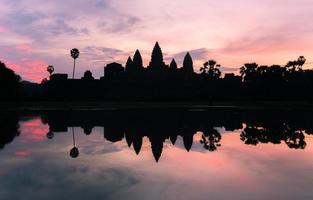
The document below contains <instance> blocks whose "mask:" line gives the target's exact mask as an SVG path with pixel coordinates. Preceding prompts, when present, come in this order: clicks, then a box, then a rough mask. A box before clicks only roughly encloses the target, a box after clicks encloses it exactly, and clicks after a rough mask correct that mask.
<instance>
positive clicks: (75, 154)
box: [70, 127, 79, 158]
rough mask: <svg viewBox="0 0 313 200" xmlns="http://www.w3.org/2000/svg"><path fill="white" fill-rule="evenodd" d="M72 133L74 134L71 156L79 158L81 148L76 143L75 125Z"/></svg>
mask: <svg viewBox="0 0 313 200" xmlns="http://www.w3.org/2000/svg"><path fill="white" fill-rule="evenodd" d="M72 134H73V148H72V149H71V151H70V156H71V157H72V158H77V157H78V156H79V150H78V148H77V147H76V145H75V131H74V127H72Z"/></svg>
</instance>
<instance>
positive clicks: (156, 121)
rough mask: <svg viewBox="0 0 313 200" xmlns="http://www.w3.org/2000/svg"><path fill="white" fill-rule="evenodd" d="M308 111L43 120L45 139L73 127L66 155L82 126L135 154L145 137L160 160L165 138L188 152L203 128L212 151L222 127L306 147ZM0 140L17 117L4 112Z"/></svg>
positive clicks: (14, 130) (80, 115) (58, 115)
mask: <svg viewBox="0 0 313 200" xmlns="http://www.w3.org/2000/svg"><path fill="white" fill-rule="evenodd" d="M309 115H310V113H308V112H304V111H299V112H297V113H295V111H294V112H291V113H290V112H287V111H285V112H282V111H277V112H275V111H243V110H242V111H240V110H209V111H206V112H205V111H202V112H188V111H183V110H175V111H162V110H154V111H151V110H142V111H140V112H139V111H111V112H96V111H94V112H78V111H72V112H60V111H58V112H56V111H51V112H44V113H41V118H42V121H43V122H44V123H45V124H48V126H49V131H48V133H47V134H46V137H47V138H48V139H53V138H54V135H55V133H56V132H66V131H67V130H68V128H71V131H72V142H73V147H72V148H71V150H70V156H71V157H72V158H77V157H78V156H79V149H78V147H77V146H76V143H75V129H74V127H82V129H83V131H84V133H85V134H86V135H87V136H88V135H90V134H92V131H93V128H94V127H96V126H97V127H103V128H104V131H103V135H104V138H105V139H106V140H107V141H110V142H113V143H116V142H119V141H121V140H123V138H124V137H125V139H126V142H127V145H128V147H132V148H133V149H134V151H135V153H136V154H137V155H139V153H140V151H141V148H142V145H143V137H145V136H146V137H148V138H149V141H150V143H151V151H152V154H153V156H154V158H155V160H156V161H157V162H158V161H159V159H160V157H161V155H162V151H163V145H164V142H166V141H167V140H169V141H170V142H171V143H172V144H173V145H175V143H176V140H177V137H178V136H180V137H182V138H183V144H184V147H185V149H186V150H187V151H188V152H189V151H190V150H191V148H192V145H193V139H194V135H195V134H196V133H198V132H201V133H202V135H201V139H200V140H199V142H200V144H201V145H202V147H203V148H204V149H205V150H208V151H216V150H217V149H218V148H219V147H221V146H222V135H221V133H220V132H219V130H218V129H217V128H218V127H223V128H225V130H226V131H234V130H236V129H237V130H242V131H241V134H240V139H241V140H242V141H243V142H244V143H245V144H247V145H258V144H259V143H272V144H281V143H285V144H286V145H287V146H288V147H289V148H291V149H304V148H305V147H306V145H307V144H306V142H305V133H307V134H310V133H312V126H311V125H312V124H311V119H310V118H309V117H308V116H309ZM295 116H296V117H295ZM1 120H2V121H3V122H4V123H2V125H1V127H0V128H1V132H3V134H2V135H1V141H0V142H1V143H0V147H1V148H3V147H4V146H5V145H6V144H8V143H10V142H12V140H13V139H14V137H16V136H18V135H19V125H18V117H17V115H14V114H13V115H12V114H10V115H2V119H1Z"/></svg>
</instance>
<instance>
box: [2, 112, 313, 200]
mask: <svg viewBox="0 0 313 200" xmlns="http://www.w3.org/2000/svg"><path fill="white" fill-rule="evenodd" d="M311 116H312V115H311V113H310V112H309V111H281V110H278V111H269V110H267V111H260V110H255V111H251V110H228V109H227V110H220V109H219V110H172V111H168V110H167V111H164V110H163V111H160V110H152V111H151V110H149V111H147V110H136V111H101V112H100V111H88V112H87V111H72V112H66V111H45V112H44V111H42V112H39V111H37V112H35V113H34V112H23V113H12V112H8V113H2V114H1V118H0V119H1V127H0V159H1V163H0V199H1V200H9V199H10V200H12V199H13V200H15V199H16V200H19V199H23V200H24V199H51V200H52V199H53V200H55V199H61V200H63V199H75V200H80V199H91V200H92V199H108V200H109V199H136V200H137V199H149V200H150V199H152V200H153V199H164V200H167V199H173V200H174V199H175V200H176V199H183V200H184V199H186V200H187V199H188V200H189V199H196V200H197V199H201V200H202V199H238V200H245V199H246V200H251V199H260V200H264V199H273V200H279V199H284V200H286V199H287V200H288V199H300V200H301V199H305V200H310V199H313V135H311V134H312V133H313V123H312V120H311V118H312V117H311Z"/></svg>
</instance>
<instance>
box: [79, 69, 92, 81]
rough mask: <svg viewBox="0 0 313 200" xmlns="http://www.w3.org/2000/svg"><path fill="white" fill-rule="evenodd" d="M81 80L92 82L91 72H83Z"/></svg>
mask: <svg viewBox="0 0 313 200" xmlns="http://www.w3.org/2000/svg"><path fill="white" fill-rule="evenodd" d="M82 79H83V80H94V79H95V78H94V77H93V76H92V73H91V71H89V70H87V71H85V73H84V76H83V78H82Z"/></svg>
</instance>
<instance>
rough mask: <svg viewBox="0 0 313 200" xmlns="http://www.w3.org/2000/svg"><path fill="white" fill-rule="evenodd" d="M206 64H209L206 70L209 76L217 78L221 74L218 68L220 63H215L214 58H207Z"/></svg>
mask: <svg viewBox="0 0 313 200" xmlns="http://www.w3.org/2000/svg"><path fill="white" fill-rule="evenodd" d="M208 64H209V66H210V67H209V70H208V72H207V73H208V75H209V78H215V79H218V78H219V77H220V76H221V74H222V73H221V71H220V69H219V67H220V65H217V64H216V61H215V60H209V61H208Z"/></svg>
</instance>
